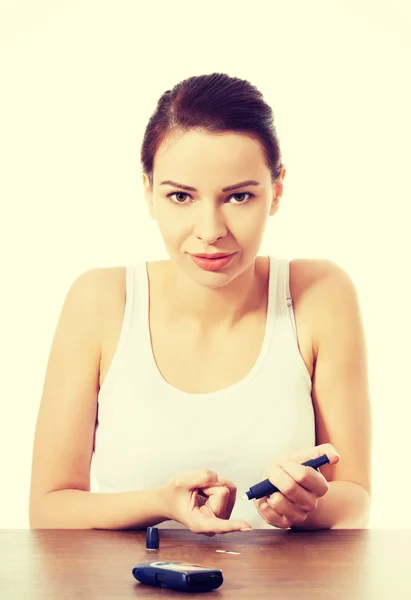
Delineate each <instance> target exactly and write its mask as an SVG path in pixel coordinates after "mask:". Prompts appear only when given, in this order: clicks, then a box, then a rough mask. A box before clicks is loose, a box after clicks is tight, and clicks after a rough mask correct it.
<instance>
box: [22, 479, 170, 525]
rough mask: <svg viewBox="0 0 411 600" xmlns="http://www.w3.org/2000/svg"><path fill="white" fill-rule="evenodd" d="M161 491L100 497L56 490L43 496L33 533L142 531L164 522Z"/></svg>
mask: <svg viewBox="0 0 411 600" xmlns="http://www.w3.org/2000/svg"><path fill="white" fill-rule="evenodd" d="M166 512H167V508H166V504H165V497H164V494H163V490H162V488H153V489H150V490H141V491H135V492H118V493H114V494H100V493H95V492H87V491H84V490H57V491H55V492H49V493H48V494H45V496H44V497H43V498H42V500H41V502H40V503H39V504H38V505H37V510H36V513H35V514H33V515H32V518H31V520H30V527H31V528H32V529H145V528H146V527H154V526H156V525H158V523H161V522H162V521H167V520H168V518H169V517H167V516H166Z"/></svg>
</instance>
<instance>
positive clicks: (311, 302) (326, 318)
mask: <svg viewBox="0 0 411 600" xmlns="http://www.w3.org/2000/svg"><path fill="white" fill-rule="evenodd" d="M290 292H291V296H292V298H293V301H294V304H296V303H300V304H301V305H302V306H303V307H304V308H305V310H306V312H307V316H308V319H309V320H310V323H311V325H312V327H311V329H312V338H313V340H312V341H313V348H314V350H315V355H317V352H318V347H319V343H320V338H321V336H322V332H323V330H324V328H325V327H329V326H330V325H331V323H332V319H334V318H335V317H336V316H338V315H340V314H341V313H342V312H344V310H347V309H348V306H353V305H356V306H357V310H358V295H357V290H356V287H355V284H354V282H353V280H352V278H351V276H350V275H349V274H348V272H347V271H346V270H345V269H344V268H343V267H341V266H340V265H338V264H337V263H335V262H333V261H331V260H327V259H302V258H298V259H294V260H290Z"/></svg>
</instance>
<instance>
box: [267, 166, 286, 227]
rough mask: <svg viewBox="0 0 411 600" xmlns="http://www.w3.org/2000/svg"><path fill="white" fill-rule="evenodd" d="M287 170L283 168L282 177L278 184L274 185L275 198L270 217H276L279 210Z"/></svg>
mask: <svg viewBox="0 0 411 600" xmlns="http://www.w3.org/2000/svg"><path fill="white" fill-rule="evenodd" d="M286 172H287V169H286V168H285V167H283V169H282V171H281V174H280V177H279V178H278V179H277V182H276V183H275V184H274V185H273V192H274V198H273V201H272V204H271V208H270V216H272V215H275V213H276V212H277V210H278V208H279V202H280V198H281V196H282V195H283V181H284V177H285V174H286Z"/></svg>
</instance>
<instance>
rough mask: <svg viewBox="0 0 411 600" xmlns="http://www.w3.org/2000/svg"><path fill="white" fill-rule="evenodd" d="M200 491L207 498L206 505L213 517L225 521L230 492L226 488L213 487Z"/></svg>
mask: <svg viewBox="0 0 411 600" xmlns="http://www.w3.org/2000/svg"><path fill="white" fill-rule="evenodd" d="M202 491H203V492H204V494H205V495H206V496H207V497H208V499H207V503H208V505H209V506H210V508H211V509H212V511H213V513H214V514H215V516H216V517H219V518H221V519H226V518H227V517H226V514H227V503H228V499H229V495H230V490H229V489H228V488H227V487H226V486H213V487H207V488H203V490H202Z"/></svg>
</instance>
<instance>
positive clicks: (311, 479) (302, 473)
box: [269, 460, 329, 510]
mask: <svg viewBox="0 0 411 600" xmlns="http://www.w3.org/2000/svg"><path fill="white" fill-rule="evenodd" d="M269 480H270V481H271V482H272V483H273V485H275V486H276V487H277V488H278V489H279V491H280V492H281V493H282V494H284V496H286V497H287V498H288V499H289V500H291V501H292V502H294V503H295V504H297V505H298V506H300V507H301V508H303V509H306V510H312V504H313V498H314V496H316V497H318V496H323V495H324V494H325V493H326V492H327V491H328V487H329V486H328V483H327V481H326V479H325V478H324V476H323V475H321V473H319V472H318V471H316V470H315V469H312V468H311V467H303V466H302V465H299V464H298V463H295V462H293V461H286V460H284V461H283V462H282V463H281V465H274V467H272V468H271V469H269ZM300 481H301V484H300ZM304 486H307V487H304ZM307 488H308V489H307ZM276 493H277V492H274V494H271V495H272V496H275V494H276Z"/></svg>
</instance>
